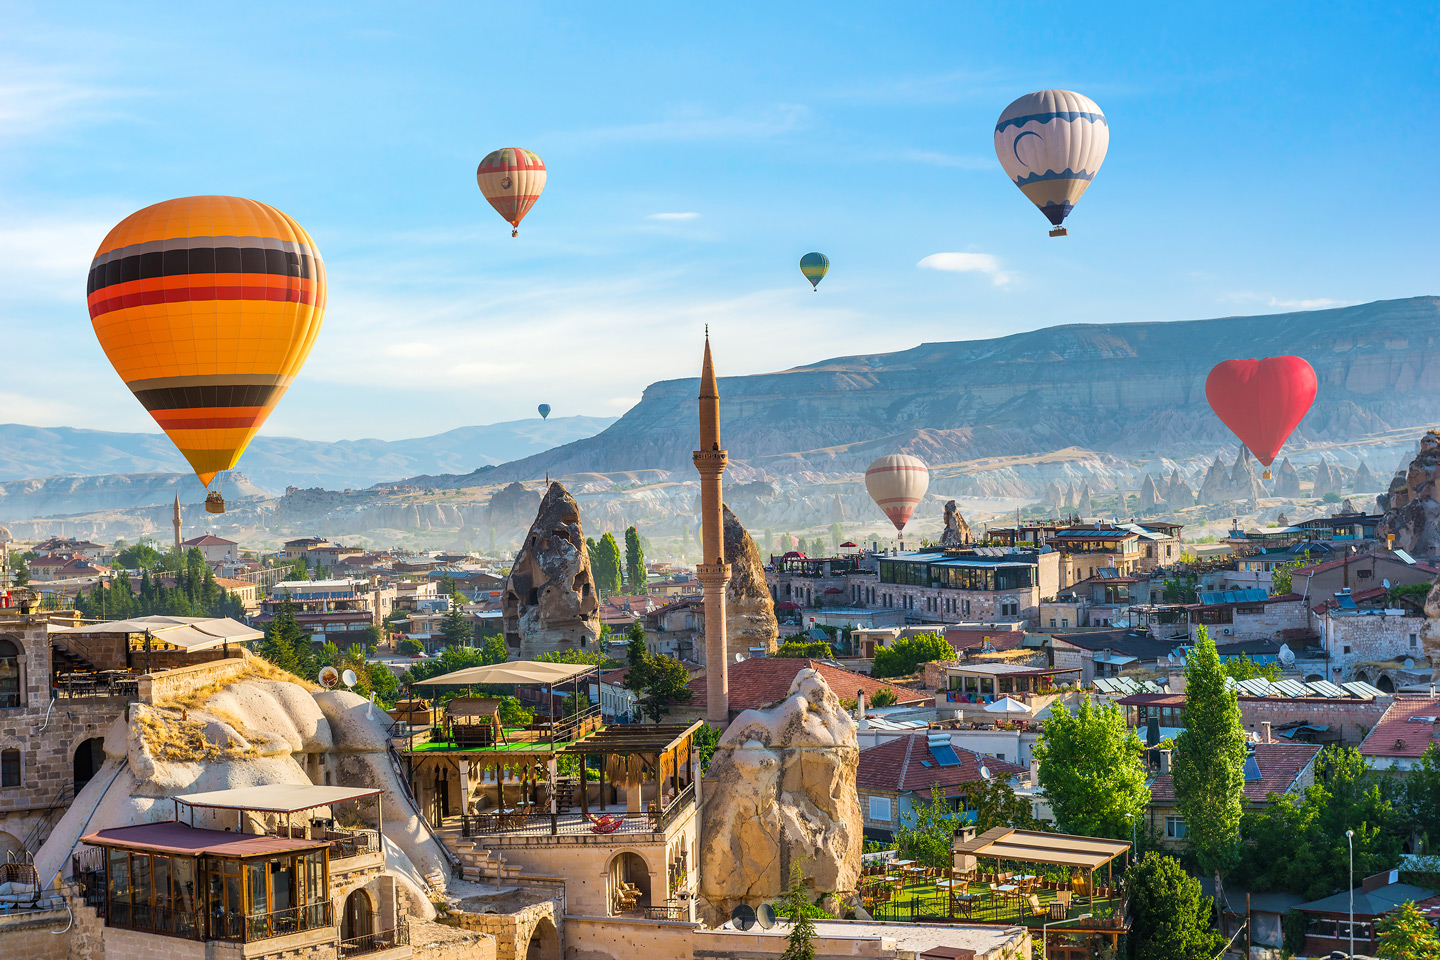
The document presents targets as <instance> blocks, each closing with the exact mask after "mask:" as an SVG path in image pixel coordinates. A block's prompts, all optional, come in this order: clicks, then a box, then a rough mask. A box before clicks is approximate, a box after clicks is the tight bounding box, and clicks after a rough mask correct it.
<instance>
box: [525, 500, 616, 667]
mask: <svg viewBox="0 0 1440 960" xmlns="http://www.w3.org/2000/svg"><path fill="white" fill-rule="evenodd" d="M501 612H502V615H503V618H504V626H505V645H506V646H507V647H511V648H513V649H518V651H519V658H520V659H522V660H525V659H530V658H533V657H534V656H536V655H537V654H541V653H552V652H554V651H556V650H573V649H576V648H580V647H588V646H589V645H590V644H591V643H593V642H594V641H595V640H596V639H597V638H598V637H599V636H600V603H599V600H598V598H597V594H596V591H595V580H594V578H593V577H592V576H591V574H590V555H589V553H587V552H586V550H585V534H584V532H583V531H582V530H581V528H580V507H579V505H578V504H576V503H575V498H574V497H572V496H570V493H569V491H567V490H566V489H565V487H564V486H562V485H561V484H559V483H551V484H550V487H549V489H548V490H546V491H545V497H544V499H543V500H541V501H540V512H539V514H538V515H537V516H536V517H535V522H534V523H533V524H532V525H531V526H530V532H529V533H527V534H526V535H525V542H524V544H522V545H521V547H520V552H519V553H517V554H516V555H515V563H514V564H513V565H512V566H511V568H510V576H509V578H508V579H507V580H506V581H505V593H504V596H503V599H502V600H501Z"/></svg>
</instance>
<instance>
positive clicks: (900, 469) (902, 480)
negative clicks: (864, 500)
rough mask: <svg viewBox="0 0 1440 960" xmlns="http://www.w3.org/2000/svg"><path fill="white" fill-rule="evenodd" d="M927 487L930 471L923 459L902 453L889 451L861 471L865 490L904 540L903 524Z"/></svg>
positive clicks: (906, 521) (913, 510) (902, 541)
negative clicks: (863, 471)
mask: <svg viewBox="0 0 1440 960" xmlns="http://www.w3.org/2000/svg"><path fill="white" fill-rule="evenodd" d="M929 486H930V471H929V469H927V468H926V466H925V463H924V461H922V460H920V459H918V458H917V457H912V456H910V455H908V454H904V453H892V454H890V456H888V457H881V458H880V459H879V460H876V461H875V462H874V463H872V464H870V467H869V469H867V470H866V471H865V489H866V491H867V492H869V494H870V498H871V499H872V500H874V501H875V505H876V506H878V507H879V508H880V509H881V510H882V511H884V513H885V516H887V517H889V518H890V522H891V523H893V524H895V530H896V532H897V533H899V534H900V537H901V543H902V544H903V543H904V537H905V524H906V523H908V522H909V521H910V515H911V514H912V513H914V512H915V508H916V507H918V506H919V505H920V501H921V499H922V498H923V497H924V496H925V491H926V490H927V489H928V488H929Z"/></svg>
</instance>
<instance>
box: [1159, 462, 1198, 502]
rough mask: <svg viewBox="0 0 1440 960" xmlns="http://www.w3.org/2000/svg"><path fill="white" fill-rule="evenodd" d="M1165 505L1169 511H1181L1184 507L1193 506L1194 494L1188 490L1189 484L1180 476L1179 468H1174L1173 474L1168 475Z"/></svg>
mask: <svg viewBox="0 0 1440 960" xmlns="http://www.w3.org/2000/svg"><path fill="white" fill-rule="evenodd" d="M1165 505H1166V506H1167V507H1169V508H1170V509H1171V510H1183V509H1185V508H1186V507H1193V506H1194V505H1195V492H1194V491H1193V490H1191V489H1190V484H1188V483H1186V482H1185V478H1184V477H1183V476H1181V475H1180V468H1179V467H1176V468H1175V472H1174V473H1172V474H1170V489H1169V490H1167V491H1166V492H1165Z"/></svg>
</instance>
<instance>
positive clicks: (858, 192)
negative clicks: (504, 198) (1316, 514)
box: [0, 0, 1440, 469]
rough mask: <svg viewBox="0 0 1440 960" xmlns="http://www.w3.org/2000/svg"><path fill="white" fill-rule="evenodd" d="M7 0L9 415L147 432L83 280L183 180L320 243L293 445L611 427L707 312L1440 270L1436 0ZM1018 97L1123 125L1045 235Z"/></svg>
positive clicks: (1359, 280)
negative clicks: (103, 344) (1132, 1)
mask: <svg viewBox="0 0 1440 960" xmlns="http://www.w3.org/2000/svg"><path fill="white" fill-rule="evenodd" d="M406 6H411V7H415V8H417V9H414V10H408V9H405V8H406ZM1001 6H1003V9H995V8H996V7H1001ZM5 9H6V25H5V27H4V30H3V33H0V317H3V320H4V323H5V330H6V333H7V340H8V344H7V347H8V352H9V353H10V354H11V357H12V363H11V364H10V366H9V370H10V376H8V377H6V378H5V379H4V380H3V381H0V405H3V408H4V410H5V412H4V413H3V414H0V419H4V420H10V421H16V422H24V423H37V424H46V425H51V424H68V425H72V426H82V427H94V428H100V429H118V430H147V431H153V430H154V427H153V423H152V422H151V421H150V420H149V418H148V416H147V415H146V414H145V413H144V412H143V411H142V410H141V408H140V406H139V404H138V403H136V402H135V401H134V400H133V399H132V398H131V397H130V395H129V393H128V392H127V391H126V390H125V389H124V387H123V385H122V384H120V382H119V380H118V378H117V377H116V376H115V375H114V373H113V372H112V371H111V370H110V368H109V366H108V364H107V363H106V361H105V359H104V357H103V355H102V354H101V353H100V351H99V348H98V346H97V345H96V344H95V341H94V338H93V335H92V333H91V330H90V323H89V318H88V316H87V314H86V310H85V305H84V288H85V272H86V269H87V268H88V265H89V261H90V258H91V257H92V256H93V254H94V250H95V247H96V245H97V244H98V243H99V241H100V240H101V239H102V238H103V236H104V235H105V233H106V231H107V230H108V229H109V227H110V226H112V225H113V224H114V223H115V222H117V221H118V220H120V219H121V218H123V217H124V216H126V215H128V214H129V213H131V212H132V211H134V210H136V209H138V208H140V207H142V206H145V205H147V204H150V203H154V202H157V201H160V200H165V199H169V198H171V197H176V196H186V195H190V194H197V193H227V194H236V195H240V196H248V197H254V198H256V199H260V200H264V201H266V202H268V203H271V204H273V205H275V206H277V207H279V208H281V209H282V210H284V211H286V212H287V213H289V214H290V215H292V216H294V217H295V218H296V219H297V220H299V221H300V222H301V223H303V224H304V225H305V226H306V227H307V229H308V230H309V231H310V232H311V234H312V235H313V236H314V237H315V239H316V241H317V243H318V244H319V246H320V249H321V251H322V254H323V255H324V257H325V260H326V263H327V266H328V268H329V276H330V307H329V311H328V313H327V316H326V319H325V328H324V331H323V333H322V334H321V337H320V339H319V341H318V343H317V345H316V347H315V350H314V352H313V353H312V354H311V357H310V361H309V364H308V366H307V368H306V370H305V373H304V375H303V376H302V379H301V380H300V381H299V382H298V383H297V384H296V386H295V387H294V388H292V390H291V391H290V393H289V395H288V396H287V397H286V398H285V399H284V401H283V402H282V403H281V405H280V407H279V408H278V409H277V411H276V413H275V415H274V416H273V417H272V418H271V420H270V423H269V424H268V425H267V427H266V429H265V432H266V433H269V434H274V435H292V436H304V437H311V438H316V439H334V438H341V437H347V438H355V437H365V436H376V437H383V438H401V437H410V436H419V435H424V434H428V433H434V432H439V431H441V430H445V429H449V428H452V427H456V426H460V425H464V424H470V423H486V422H493V421H497V420H504V419H513V418H516V417H521V416H529V415H533V411H534V407H535V405H536V404H537V403H539V402H541V401H546V402H549V403H551V404H552V406H553V407H554V409H555V414H554V415H557V416H563V415H566V414H572V413H583V414H591V415H616V414H619V413H621V412H623V411H624V410H625V409H626V408H627V407H628V406H629V405H630V404H632V403H633V402H634V401H635V400H636V399H637V398H638V397H639V396H640V394H641V392H642V390H643V389H644V386H645V385H646V384H647V383H650V382H653V381H655V380H661V379H669V378H674V377H680V376H693V375H694V374H695V373H696V370H697V367H698V358H699V338H700V335H701V328H702V325H703V324H704V323H707V322H708V323H709V324H710V325H711V330H712V335H713V336H714V340H715V349H716V356H717V362H718V363H719V364H720V366H721V370H722V373H726V374H738V373H754V372H761V371H766V370H774V369H783V368H785V367H788V366H792V365H796V364H802V363H810V362H814V361H816V360H820V359H823V358H826V357H832V356H840V355H847V354H853V353H861V352H871V351H884V350H893V349H903V348H907V347H910V346H913V345H915V344H916V343H920V342H923V341H934V340H955V339H971V338H983V337H992V336H1000V335H1004V334H1007V333H1013V332H1016V331H1021V330H1027V329H1033V328H1036V327H1043V326H1048V325H1051V324H1056V323H1063V322H1098V321H1126V320H1163V319H1184V318H1194V317H1208V316H1219V315H1227V314H1236V313H1247V314H1249V313H1253V314H1263V313H1271V312H1278V311H1284V310H1291V309H1305V308H1308V307H1314V306H1326V305H1332V304H1343V303H1357V302H1364V301H1369V300H1377V299H1389V298H1395V297H1406V296H1414V295H1420V294H1437V293H1440V283H1437V282H1436V280H1435V266H1434V265H1435V260H1436V252H1437V240H1436V228H1435V224H1434V218H1433V210H1434V208H1435V201H1434V199H1433V197H1432V193H1433V190H1432V189H1431V188H1432V187H1433V182H1432V181H1433V179H1434V175H1433V170H1434V158H1435V156H1436V154H1437V150H1440V133H1437V122H1436V121H1437V99H1440V77H1437V72H1440V28H1437V22H1440V18H1437V7H1436V5H1434V4H1425V5H1421V4H1397V5H1391V6H1389V7H1387V8H1384V9H1381V8H1380V7H1378V6H1366V5H1363V4H1357V5H1347V6H1346V7H1345V8H1343V9H1341V8H1338V7H1337V8H1335V9H1332V10H1328V11H1325V10H1319V9H1318V8H1307V10H1308V11H1309V12H1307V13H1305V14H1304V15H1299V16H1297V15H1296V14H1295V13H1292V12H1288V11H1283V10H1281V9H1279V7H1278V6H1277V7H1276V8H1274V9H1273V10H1269V11H1267V10H1266V9H1263V5H1253V4H1225V5H1210V6H1204V7H1201V6H1199V5H1188V4H1187V5H1160V4H1151V5H1144V6H1141V5H1126V6H1109V5H1104V4H1100V5H1089V6H1087V7H1086V9H1085V12H1084V14H1083V15H1082V14H1080V13H1077V12H1071V11H1075V10H1077V8H1075V7H1073V5H1072V6H1064V5H1059V4H1048V5H1023V4H1004V5H996V4H986V5H982V4H959V3H951V4H906V5H891V6H887V7H885V8H883V10H882V8H879V7H876V6H875V5H874V4H859V3H832V4H828V5H823V6H817V5H814V4H809V5H804V6H797V7H795V8H793V12H787V11H785V10H777V9H776V6H775V5H771V6H769V7H761V6H751V7H746V6H744V5H740V6H737V5H733V4H732V5H720V4H711V5H706V6H705V7H703V8H702V7H700V6H699V5H694V4H674V3H664V4H624V3H620V4H606V5H598V4H584V5H582V4H548V3H531V4H511V5H505V6H498V5H484V6H482V5H478V4H425V5H418V4H416V5H397V4H393V3H355V2H352V3H344V4H340V3H335V4H326V3H306V4H267V3H251V4H241V5H230V9H227V10H224V11H222V10H221V9H220V8H219V7H218V5H207V4H200V5H189V6H184V5H177V4H148V5H138V4H137V5H133V6H128V7H126V8H125V10H124V12H123V15H122V14H121V11H120V10H119V9H118V8H116V7H115V6H114V5H113V4H81V3H56V2H49V3H26V2H17V0H10V2H9V3H7V4H6V8H5ZM1299 9H1300V8H1299V7H1298V6H1293V7H1291V8H1290V10H1292V11H1298V10H1299ZM1046 87H1061V88H1068V89H1074V90H1079V91H1080V92H1082V93H1085V94H1087V95H1089V96H1090V97H1092V98H1093V99H1094V100H1096V101H1097V102H1098V103H1099V104H1100V106H1101V107H1102V108H1103V109H1104V110H1105V113H1106V115H1107V117H1108V118H1109V121H1110V126H1111V141H1110V151H1109V156H1108V157H1107V159H1106V161H1105V166H1104V169H1103V170H1102V171H1101V173H1100V175H1099V176H1098V177H1097V178H1096V180H1095V182H1094V185H1093V186H1092V187H1091V189H1090V191H1089V193H1087V194H1086V196H1085V197H1084V199H1083V200H1082V201H1081V202H1080V204H1079V206H1078V207H1077V209H1076V211H1075V213H1074V214H1073V215H1072V217H1071V218H1070V227H1071V235H1070V236H1069V237H1067V238H1064V239H1050V238H1048V237H1047V236H1046V228H1047V224H1046V222H1045V220H1044V218H1043V217H1042V216H1041V215H1040V213H1039V212H1038V211H1036V210H1035V209H1034V208H1033V207H1032V206H1030V204H1029V203H1028V201H1026V200H1025V198H1024V197H1023V196H1022V195H1021V194H1020V193H1019V191H1018V190H1016V189H1015V188H1014V187H1013V186H1012V185H1011V184H1010V183H1009V181H1008V180H1007V179H1006V178H1005V176H1004V174H1003V172H1002V171H1001V169H1000V167H999V164H998V163H997V161H996V159H995V156H994V151H993V146H992V135H993V129H994V122H995V118H996V117H997V116H998V115H999V113H1000V111H1001V109H1002V108H1004V106H1005V105H1006V104H1008V103H1009V102H1010V101H1011V100H1013V99H1014V98H1015V97H1017V96H1019V95H1021V94H1023V93H1026V92H1029V91H1031V90H1036V89H1042V88H1046ZM501 146H524V147H528V148H530V149H533V150H535V151H536V152H538V153H539V154H540V155H541V157H543V158H544V160H545V162H546V165H547V167H548V168H549V184H548V186H547V188H546V192H545V195H544V197H543V198H542V199H541V200H540V202H539V204H538V205H537V206H536V208H535V209H534V211H533V212H532V213H531V214H530V216H529V218H528V219H527V220H526V221H525V223H524V224H523V225H522V229H521V235H520V237H519V239H511V238H510V236H509V230H508V228H507V227H506V225H505V224H504V223H503V222H502V221H501V220H500V218H499V216H498V215H496V214H495V213H494V212H493V211H492V210H491V209H490V208H489V206H488V205H487V204H486V203H485V202H484V200H483V198H482V197H481V196H480V194H479V191H478V190H477V189H476V185H475V177H474V171H475V165H476V163H477V162H478V161H479V159H480V158H481V157H482V156H483V155H484V154H485V153H487V152H489V151H490V150H492V149H495V148H497V147H501ZM809 250H820V251H823V252H825V253H826V254H828V255H829V257H830V260H831V264H832V267H831V271H830V275H829V277H828V278H827V279H826V280H825V281H824V282H823V283H822V284H821V285H820V292H819V293H818V294H814V293H811V291H810V287H809V284H808V283H807V282H805V280H804V279H803V278H802V277H801V276H800V272H799V269H798V266H797V261H798V260H799V258H800V256H801V255H802V254H804V253H805V252H807V251H809ZM936 253H964V254H974V255H977V256H969V257H965V258H948V262H952V263H958V264H959V265H962V266H965V267H968V268H969V269H966V270H963V271H944V270H933V269H923V268H920V267H918V266H917V264H918V263H919V262H920V261H921V260H922V259H924V258H926V257H928V256H931V255H933V254H936ZM942 259H944V258H942ZM932 262H933V261H932ZM1240 352H1241V353H1243V347H1242V348H1241V350H1240ZM22 353H23V354H29V355H32V356H34V357H36V358H37V359H36V364H37V365H38V364H39V363H40V362H41V358H43V361H44V362H45V363H47V364H48V363H51V362H57V363H60V364H63V365H64V366H63V367H61V368H56V367H51V368H50V369H52V370H55V369H63V370H64V371H65V373H63V374H60V375H57V376H52V375H50V374H46V375H35V376H32V375H31V374H30V372H29V371H30V370H31V369H32V368H30V367H29V366H28V365H21V366H18V367H17V366H16V365H15V364H14V363H13V358H14V357H16V356H18V355H21V354H22ZM62 387H63V389H62ZM242 469H243V464H242Z"/></svg>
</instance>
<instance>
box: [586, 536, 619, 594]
mask: <svg viewBox="0 0 1440 960" xmlns="http://www.w3.org/2000/svg"><path fill="white" fill-rule="evenodd" d="M590 573H591V576H593V577H594V578H595V589H596V590H597V591H599V593H600V596H601V597H602V598H604V597H613V596H615V595H616V594H617V593H619V592H620V590H621V583H620V545H619V544H618V543H616V542H615V536H614V535H613V534H609V533H607V534H605V536H603V537H601V538H600V542H599V543H598V544H596V546H595V553H594V555H593V556H592V557H591V558H590Z"/></svg>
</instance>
